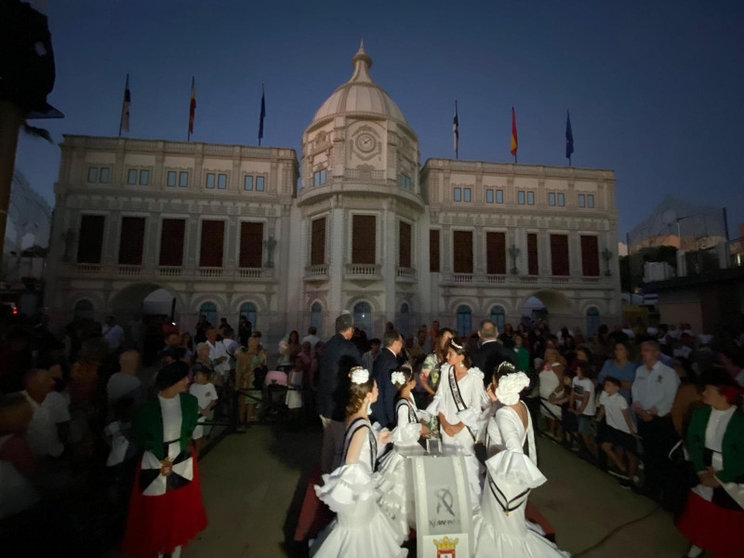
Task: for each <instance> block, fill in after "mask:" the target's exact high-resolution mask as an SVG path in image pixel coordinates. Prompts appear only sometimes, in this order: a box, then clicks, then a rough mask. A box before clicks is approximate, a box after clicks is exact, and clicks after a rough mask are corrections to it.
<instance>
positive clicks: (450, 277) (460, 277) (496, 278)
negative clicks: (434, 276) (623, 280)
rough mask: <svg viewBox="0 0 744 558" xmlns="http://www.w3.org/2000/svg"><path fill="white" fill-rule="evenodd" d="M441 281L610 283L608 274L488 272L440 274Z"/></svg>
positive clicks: (459, 283) (512, 285) (525, 283)
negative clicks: (553, 274) (561, 274)
mask: <svg viewBox="0 0 744 558" xmlns="http://www.w3.org/2000/svg"><path fill="white" fill-rule="evenodd" d="M442 282H443V283H444V284H449V285H483V286H489V285H493V286H496V285H509V286H511V287H519V286H520V285H545V286H551V285H567V284H574V285H581V284H585V285H587V284H599V285H607V284H610V283H612V277H610V276H604V275H601V276H598V277H597V276H547V277H544V276H539V275H521V276H520V275H514V274H509V273H507V274H490V273H449V274H442Z"/></svg>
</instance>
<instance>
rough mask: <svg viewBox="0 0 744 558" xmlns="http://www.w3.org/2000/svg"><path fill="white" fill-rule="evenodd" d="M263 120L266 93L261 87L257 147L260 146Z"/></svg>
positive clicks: (264, 116)
mask: <svg viewBox="0 0 744 558" xmlns="http://www.w3.org/2000/svg"><path fill="white" fill-rule="evenodd" d="M264 118H266V93H265V92H264V90H263V87H261V117H260V120H259V122H258V145H261V140H262V139H263V123H264Z"/></svg>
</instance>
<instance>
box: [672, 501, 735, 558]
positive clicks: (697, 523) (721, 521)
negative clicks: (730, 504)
mask: <svg viewBox="0 0 744 558" xmlns="http://www.w3.org/2000/svg"><path fill="white" fill-rule="evenodd" d="M677 529H679V530H680V532H681V533H682V534H683V535H684V536H685V537H687V539H688V540H689V541H690V542H691V543H692V544H694V545H695V546H699V547H700V548H702V549H704V550H706V551H709V552H712V553H713V554H715V555H716V556H717V557H718V558H741V556H742V545H744V510H727V509H726V508H722V507H721V506H718V505H716V504H714V503H713V502H708V500H706V499H705V498H701V497H700V496H699V495H698V494H696V493H695V492H690V494H689V497H688V498H687V506H686V507H685V511H684V512H683V513H682V516H681V517H680V518H679V519H678V520H677Z"/></svg>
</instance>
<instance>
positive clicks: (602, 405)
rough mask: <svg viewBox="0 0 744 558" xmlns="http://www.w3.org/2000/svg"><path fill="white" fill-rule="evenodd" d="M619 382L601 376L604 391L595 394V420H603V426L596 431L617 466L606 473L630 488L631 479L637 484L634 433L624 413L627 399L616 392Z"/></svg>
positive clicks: (619, 385)
mask: <svg viewBox="0 0 744 558" xmlns="http://www.w3.org/2000/svg"><path fill="white" fill-rule="evenodd" d="M621 387H622V382H621V381H620V380H618V379H617V378H615V377H613V376H607V377H605V379H604V390H603V391H602V393H601V394H600V395H599V412H598V413H597V418H596V420H597V422H601V421H602V418H604V419H605V425H604V428H602V429H601V431H600V436H599V440H600V443H599V445H600V447H601V448H602V451H603V452H605V453H606V454H607V457H609V458H610V459H611V460H612V462H613V463H614V464H615V466H616V467H617V470H618V472H617V473H616V472H615V471H613V470H612V469H610V473H611V474H613V475H615V476H617V477H618V478H619V479H620V484H621V485H623V486H625V487H630V483H631V481H632V482H634V483H636V484H637V483H638V477H637V476H636V472H637V471H638V455H636V452H637V447H638V445H637V443H636V438H635V435H636V432H635V426H634V425H633V421H632V420H631V419H630V414H629V412H628V402H627V401H626V400H625V397H623V396H622V394H620V393H619V391H620V388H621Z"/></svg>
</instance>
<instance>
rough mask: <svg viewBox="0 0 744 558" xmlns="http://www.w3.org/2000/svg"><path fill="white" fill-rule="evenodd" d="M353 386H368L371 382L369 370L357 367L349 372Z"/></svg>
mask: <svg viewBox="0 0 744 558" xmlns="http://www.w3.org/2000/svg"><path fill="white" fill-rule="evenodd" d="M349 378H351V383H352V384H366V383H367V382H369V370H367V369H366V368H363V367H362V366H355V367H354V368H352V369H351V371H350V372H349Z"/></svg>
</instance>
